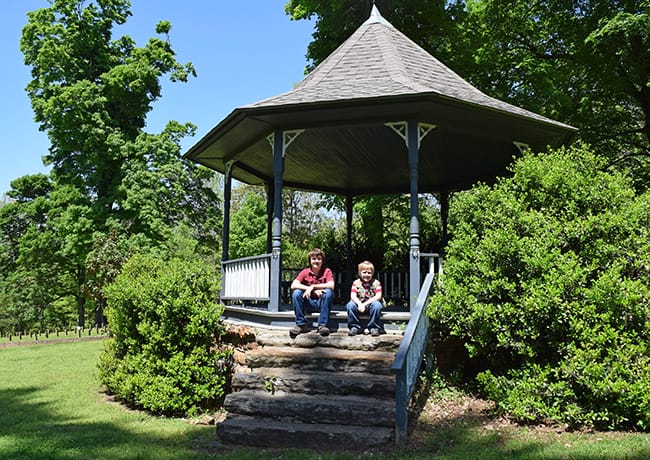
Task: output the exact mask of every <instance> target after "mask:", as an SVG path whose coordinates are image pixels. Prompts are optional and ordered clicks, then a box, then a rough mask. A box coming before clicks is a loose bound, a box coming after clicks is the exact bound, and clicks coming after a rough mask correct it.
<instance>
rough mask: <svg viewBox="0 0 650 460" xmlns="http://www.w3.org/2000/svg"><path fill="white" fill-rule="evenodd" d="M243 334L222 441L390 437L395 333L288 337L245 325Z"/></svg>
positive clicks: (352, 442) (331, 442)
mask: <svg viewBox="0 0 650 460" xmlns="http://www.w3.org/2000/svg"><path fill="white" fill-rule="evenodd" d="M241 335H242V334H240V336H241ZM246 335H247V336H248V337H249V340H248V342H247V343H246V344H244V345H243V346H240V347H238V351H237V353H236V355H235V360H236V368H235V373H234V375H233V378H232V392H231V393H230V394H229V395H228V396H227V397H226V400H225V404H224V405H225V409H226V411H227V415H226V418H225V419H224V420H223V421H222V422H220V423H218V424H217V434H218V435H219V437H220V438H221V440H222V441H223V442H225V443H229V444H240V445H249V446H259V447H296V448H309V449H327V450H347V449H361V448H365V447H371V446H377V445H381V444H384V443H388V442H392V441H393V439H394V431H395V377H394V376H393V374H392V372H391V364H392V362H393V359H394V357H395V352H396V351H397V348H398V346H399V343H400V341H401V334H397V333H388V334H383V335H380V336H379V337H371V336H369V335H358V336H355V337H349V336H348V335H347V330H346V331H339V332H336V333H333V334H330V335H329V336H328V337H321V336H320V335H318V334H317V333H316V332H310V333H307V334H301V335H299V336H298V337H296V338H295V339H292V338H290V337H289V333H288V328H282V329H278V328H274V329H261V328H255V329H253V328H247V334H246Z"/></svg>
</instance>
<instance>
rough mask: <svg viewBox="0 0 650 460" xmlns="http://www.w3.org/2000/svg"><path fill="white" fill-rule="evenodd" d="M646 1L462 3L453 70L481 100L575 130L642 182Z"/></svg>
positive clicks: (648, 33) (646, 173) (647, 84)
mask: <svg viewBox="0 0 650 460" xmlns="http://www.w3.org/2000/svg"><path fill="white" fill-rule="evenodd" d="M649 6H650V3H649V2H648V1H647V0H634V1H618V0H588V1H579V2H575V1H567V0H555V1H550V2H537V1H517V2H501V1H496V0H482V1H474V2H467V11H468V14H467V16H466V17H465V20H464V21H463V23H462V24H460V28H459V31H460V33H461V35H463V36H465V37H466V39H465V40H464V42H465V43H464V44H463V46H467V47H468V49H471V50H472V53H471V54H472V58H473V59H471V60H470V59H465V60H464V61H463V63H460V62H459V63H458V64H459V65H458V69H459V70H460V71H461V73H463V74H466V75H467V76H469V78H470V80H471V81H472V82H473V83H474V84H476V85H477V86H478V87H479V88H481V89H483V90H484V91H486V92H488V93H489V94H491V95H493V96H495V97H498V98H502V99H505V100H509V101H511V102H513V103H515V104H517V105H520V106H522V107H525V108H528V109H531V110H533V111H536V112H539V113H541V114H544V115H547V116H550V117H552V118H556V119H559V120H561V121H564V122H567V123H570V124H573V125H574V126H577V127H578V128H580V132H579V134H578V135H579V138H580V139H582V140H584V141H586V142H588V143H590V144H591V145H592V146H593V148H594V149H595V151H596V153H598V154H599V155H602V156H604V157H606V158H608V159H609V163H610V164H615V165H617V166H619V167H623V168H625V169H629V170H630V171H631V172H633V174H634V175H635V177H636V179H637V182H638V184H639V185H640V186H642V188H647V186H648V184H649V179H650V168H649V166H650V163H649V161H650V16H649V12H650V11H649Z"/></svg>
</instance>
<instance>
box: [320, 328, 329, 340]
mask: <svg viewBox="0 0 650 460" xmlns="http://www.w3.org/2000/svg"><path fill="white" fill-rule="evenodd" d="M318 333H319V334H320V335H322V336H323V337H327V336H328V335H330V330H329V329H327V326H318Z"/></svg>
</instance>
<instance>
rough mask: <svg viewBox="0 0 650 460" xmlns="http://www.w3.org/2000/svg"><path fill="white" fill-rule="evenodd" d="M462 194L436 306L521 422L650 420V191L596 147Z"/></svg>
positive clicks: (455, 205) (524, 162) (527, 162)
mask: <svg viewBox="0 0 650 460" xmlns="http://www.w3.org/2000/svg"><path fill="white" fill-rule="evenodd" d="M512 172H513V176H512V177H510V178H507V179H503V180H500V181H499V182H498V183H497V184H496V185H494V186H491V187H488V186H485V185H481V186H478V187H476V188H475V189H473V190H471V191H469V192H467V193H460V194H457V195H456V196H455V197H454V199H453V200H452V203H451V211H450V216H452V219H453V220H452V221H451V222H450V228H451V231H452V234H453V237H452V239H451V241H450V244H449V246H448V248H447V255H446V260H445V277H444V281H443V287H442V289H441V292H439V293H437V294H436V295H435V296H434V297H433V299H432V302H431V305H430V308H429V315H430V317H431V318H432V321H433V324H434V327H437V328H439V329H440V330H441V331H443V334H446V335H454V336H457V337H458V338H460V339H461V340H462V341H463V342H464V343H465V344H466V347H467V350H468V351H469V354H470V356H471V357H472V358H473V362H475V363H481V365H482V366H481V368H479V369H475V372H479V371H482V372H480V373H479V374H478V378H477V380H476V381H477V383H478V384H479V385H480V387H481V388H482V389H483V390H484V391H485V393H486V395H487V396H488V397H491V398H493V399H494V400H495V401H496V402H497V405H498V407H499V408H500V409H501V410H502V411H504V412H507V413H509V414H511V415H512V416H513V417H515V418H516V419H518V420H521V421H528V422H538V421H549V420H551V421H556V422H563V423H569V424H570V425H572V426H581V425H583V426H594V427H598V428H629V427H635V428H637V429H643V430H648V429H650V194H648V193H645V194H643V195H640V196H637V195H636V194H635V191H634V189H633V188H632V185H631V182H630V181H629V180H628V179H627V178H626V177H624V176H623V175H620V174H616V173H612V172H606V171H604V169H603V164H602V162H601V161H600V160H599V159H598V158H596V157H595V156H594V155H593V154H592V153H590V152H589V151H588V149H587V148H585V147H584V146H576V147H573V148H571V149H567V150H561V151H556V152H550V153H548V154H544V155H538V156H535V155H532V154H528V155H526V156H524V157H523V158H522V159H520V160H519V161H517V162H516V163H515V164H514V165H513V167H512Z"/></svg>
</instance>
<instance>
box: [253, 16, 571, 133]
mask: <svg viewBox="0 0 650 460" xmlns="http://www.w3.org/2000/svg"><path fill="white" fill-rule="evenodd" d="M426 93H430V94H435V95H439V96H444V97H448V98H451V99H455V100H457V101H459V102H467V103H471V104H476V105H479V106H484V107H487V108H491V109H496V110H500V111H504V112H509V113H512V114H517V115H520V116H522V117H529V118H532V119H535V120H539V121H544V122H547V123H551V124H558V125H561V126H567V125H564V124H562V123H558V122H556V121H554V120H551V119H549V118H546V117H543V116H541V115H538V114H535V113H533V112H530V111H528V110H524V109H522V108H519V107H516V106H514V105H511V104H508V103H506V102H503V101H500V100H498V99H495V98H493V97H490V96H487V95H486V94H484V93H483V92H481V91H479V90H478V89H476V88H475V87H474V86H472V85H471V84H469V83H468V82H466V81H465V80H463V79H462V78H461V77H460V76H459V75H458V74H456V73H455V72H454V71H452V70H451V69H450V68H449V67H447V66H445V65H444V64H443V63H442V62H440V61H439V60H438V59H436V58H435V57H433V56H432V55H430V54H429V53H428V52H427V51H425V50H424V49H423V48H421V47H420V46H419V45H418V44H416V43H415V42H413V41H412V40H411V39H410V38H408V37H407V36H406V35H404V34H403V33H402V32H400V31H399V30H397V29H396V28H395V27H393V25H392V24H390V23H389V22H388V21H386V19H384V18H383V17H382V16H381V15H380V13H379V10H378V9H377V7H376V6H373V9H372V13H371V16H370V18H368V20H367V21H366V22H364V23H363V24H362V25H361V27H359V28H358V29H357V30H356V31H355V32H354V33H353V34H352V35H351V36H350V38H348V39H347V40H346V41H345V42H344V43H343V44H342V45H341V46H339V47H338V48H337V49H336V50H335V51H334V52H333V53H332V54H331V55H330V56H329V57H327V59H325V60H324V61H323V62H322V63H321V64H320V65H319V66H318V67H316V68H315V69H314V70H313V71H312V72H311V73H310V74H309V75H308V76H307V77H306V78H305V79H304V80H303V81H301V82H300V83H299V84H298V85H296V86H295V88H293V89H292V90H291V91H288V92H286V93H283V94H280V95H277V96H274V97H270V98H268V99H264V100H262V101H259V102H256V103H254V104H250V105H249V106H246V107H270V106H280V105H289V104H306V103H315V102H332V101H341V100H351V99H359V98H373V97H387V96H404V95H417V94H426ZM567 127H568V126H567Z"/></svg>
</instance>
